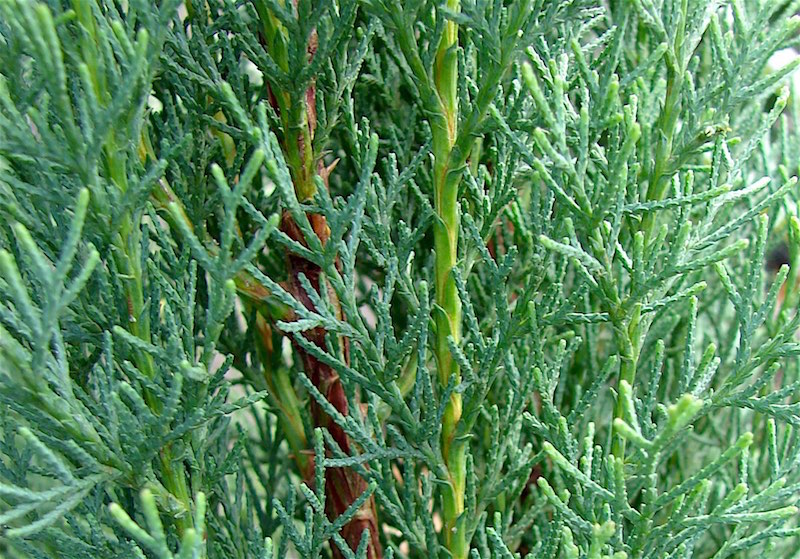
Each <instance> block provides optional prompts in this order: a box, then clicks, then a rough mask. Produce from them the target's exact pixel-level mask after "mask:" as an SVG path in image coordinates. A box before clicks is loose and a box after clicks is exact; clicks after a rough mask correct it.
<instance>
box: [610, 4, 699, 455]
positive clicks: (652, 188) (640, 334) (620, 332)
mask: <svg viewBox="0 0 800 559" xmlns="http://www.w3.org/2000/svg"><path fill="white" fill-rule="evenodd" d="M684 7H685V1H684ZM682 13H683V14H685V13H686V12H685V11H683V12H682ZM684 25H685V21H684V20H683V18H682V19H681V21H680V22H679V26H678V27H679V30H680V29H682V28H683V26H684ZM682 47H683V34H682V33H681V32H680V31H679V33H678V34H677V36H676V38H675V44H674V45H673V47H672V50H671V51H668V52H667V54H666V56H667V83H666V95H665V99H664V107H663V108H662V109H661V113H660V114H659V116H658V120H657V121H656V126H655V135H656V145H655V154H654V158H653V165H652V167H651V168H650V173H649V176H648V183H647V193H646V199H647V200H648V201H657V200H662V199H663V198H664V196H665V195H666V193H667V187H668V186H669V179H670V176H669V175H668V173H667V171H668V168H669V162H670V159H671V158H672V150H673V140H674V136H675V130H676V128H677V123H678V117H679V116H680V104H681V89H682V87H681V86H682V84H683V75H684V71H685V68H684V63H683V55H682V50H683V48H682ZM657 217H658V213H657V212H649V213H648V214H647V215H645V217H644V219H643V220H642V223H641V225H640V228H639V230H640V231H641V232H642V239H643V240H642V250H644V251H647V250H648V245H649V244H650V242H651V240H652V237H653V234H654V232H655V231H656V225H657V222H656V218H657ZM632 308H634V309H635V310H634V311H633V313H632V315H631V316H630V317H627V318H626V319H624V320H621V321H620V322H619V323H618V324H617V327H616V331H617V334H616V338H617V345H618V347H619V350H618V351H619V353H620V372H619V382H622V381H623V380H624V381H627V382H628V384H630V385H631V386H634V380H635V379H636V368H637V363H638V360H639V351H640V349H641V348H640V344H641V340H642V339H643V338H644V336H645V335H646V334H647V329H648V326H647V323H646V322H644V321H641V316H640V308H641V307H640V305H633V306H632ZM623 415H624V405H623V403H622V401H621V399H620V398H617V403H616V406H615V409H614V419H618V418H619V419H624V417H623ZM611 452H612V454H613V455H614V456H615V457H617V458H620V459H621V458H623V457H624V456H625V439H623V438H622V436H621V435H620V434H619V433H617V432H616V430H615V432H614V436H613V442H612V446H611Z"/></svg>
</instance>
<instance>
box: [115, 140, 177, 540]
mask: <svg viewBox="0 0 800 559" xmlns="http://www.w3.org/2000/svg"><path fill="white" fill-rule="evenodd" d="M126 159H127V158H126V157H125V154H124V151H122V150H120V149H118V148H117V147H116V143H115V142H114V141H113V139H112V138H109V139H108V140H107V141H106V145H105V160H106V165H107V168H108V172H109V176H110V178H111V181H112V182H113V183H114V184H115V185H116V186H117V188H119V189H120V191H122V192H124V191H125V190H126V189H127V188H128V178H127V171H126ZM139 227H140V224H139V223H136V221H135V219H134V218H133V216H131V215H127V216H125V217H124V218H123V220H122V224H121V226H120V230H119V238H118V241H117V244H116V247H115V248H116V256H115V259H116V262H117V266H118V267H119V269H120V270H121V271H124V273H125V276H126V279H125V297H126V299H127V307H128V316H127V317H126V318H127V321H126V322H127V328H128V331H129V332H130V333H131V334H133V335H134V336H136V337H137V338H140V339H142V340H144V341H146V342H150V317H149V316H148V314H147V312H145V301H144V276H143V274H142V267H141V261H142V254H141V252H142V248H141V231H140V229H139ZM134 361H135V362H136V366H137V368H138V369H139V370H140V371H141V372H142V373H143V374H144V375H146V376H147V377H148V378H151V379H152V378H154V377H155V376H156V370H155V364H154V363H153V358H152V357H151V356H150V355H148V354H146V353H144V352H136V354H135V358H134ZM144 399H145V401H146V402H147V405H148V406H149V407H150V408H151V409H152V410H153V411H155V412H156V413H158V412H159V411H161V402H159V401H158V400H156V399H155V398H153V396H152V394H149V393H147V392H146V393H145V394H144ZM158 458H159V464H160V470H161V477H162V480H161V481H162V483H163V485H164V487H165V488H166V489H167V490H168V491H169V492H170V493H171V494H172V495H173V496H174V497H175V498H176V499H177V500H178V502H180V503H181V505H182V507H183V508H184V511H185V512H184V514H181V515H180V516H178V517H177V518H176V519H175V527H176V529H177V531H178V535H179V536H181V537H183V534H184V533H185V531H186V530H187V529H189V528H192V518H191V514H190V513H191V510H192V500H191V497H190V494H189V487H188V485H187V483H186V473H185V471H184V470H183V466H182V465H180V464H179V465H178V466H179V467H178V468H176V467H175V466H176V464H175V462H174V460H173V456H172V448H171V446H169V445H167V446H165V447H164V448H162V449H161V451H160V452H159V455H158Z"/></svg>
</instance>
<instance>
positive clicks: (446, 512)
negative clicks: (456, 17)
mask: <svg viewBox="0 0 800 559" xmlns="http://www.w3.org/2000/svg"><path fill="white" fill-rule="evenodd" d="M447 7H448V8H449V9H450V10H453V11H457V10H458V9H459V0H448V2H447ZM457 49H458V25H457V24H456V23H455V22H453V21H448V22H447V24H446V28H445V31H444V34H443V36H442V39H441V42H440V43H439V49H438V52H437V54H436V66H435V72H434V85H435V88H436V92H437V94H438V97H439V112H438V114H436V115H435V116H434V117H433V121H432V131H433V155H434V208H435V210H436V215H437V220H436V222H435V224H434V229H433V235H434V249H435V253H436V261H435V267H436V269H435V280H436V286H435V287H436V306H437V308H436V310H435V311H434V313H435V314H434V320H435V324H436V339H435V347H434V354H435V357H436V365H437V369H438V376H439V382H440V384H441V385H442V386H447V385H448V384H449V383H450V382H451V380H453V381H455V382H456V383H458V382H460V380H461V372H460V370H459V367H458V364H457V363H456V362H455V360H454V359H453V355H452V354H451V352H450V345H449V341H448V338H450V337H452V340H453V342H454V343H456V344H458V343H459V342H460V341H461V299H460V298H459V296H458V291H457V289H456V285H455V281H454V280H453V276H452V269H453V268H454V267H455V266H456V265H457V261H458V230H459V224H460V215H459V203H458V187H459V183H460V178H461V169H460V168H456V169H451V154H452V151H453V146H454V145H455V142H456V137H457V132H458V131H457V127H458V56H457ZM461 412H462V402H461V394H452V395H451V396H450V401H449V402H448V403H447V407H446V408H445V413H444V418H443V423H442V455H443V458H444V462H445V464H446V466H447V470H448V473H449V480H448V485H447V486H446V487H445V489H444V494H443V516H444V518H443V520H444V539H445V544H446V545H447V548H448V549H449V551H450V554H451V556H452V557H453V558H454V559H463V558H466V557H467V553H468V552H469V547H468V543H467V537H466V536H467V534H466V523H465V522H463V518H462V515H463V513H464V492H465V489H466V449H467V447H466V442H465V441H464V440H459V439H457V438H456V431H457V428H458V423H459V421H460V420H461Z"/></svg>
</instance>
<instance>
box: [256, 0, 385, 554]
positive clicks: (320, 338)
mask: <svg viewBox="0 0 800 559" xmlns="http://www.w3.org/2000/svg"><path fill="white" fill-rule="evenodd" d="M256 7H257V10H258V13H259V18H260V20H261V23H262V26H263V31H262V41H264V42H265V43H266V46H267V49H268V50H270V53H271V54H272V56H273V58H274V59H276V60H277V62H278V64H279V65H281V66H282V67H283V69H284V71H287V72H288V71H289V70H290V69H289V67H288V57H287V44H288V41H289V40H290V39H291V38H290V37H287V36H286V29H285V28H284V27H283V26H282V25H281V24H280V22H278V20H277V19H276V18H275V17H274V16H273V15H272V14H271V13H270V12H269V11H268V9H267V8H266V6H265V5H263V4H260V3H259V4H256ZM316 47H317V36H316V32H312V33H311V36H310V37H309V44H308V45H307V47H306V52H307V58H308V60H310V59H311V58H312V57H313V55H314V53H315V52H316ZM269 93H270V100H271V102H272V104H273V108H274V109H275V110H276V111H277V113H278V115H279V117H280V119H281V125H282V128H283V138H282V140H283V142H282V144H283V145H282V149H283V152H284V156H285V159H286V162H287V164H288V167H289V171H290V173H291V177H292V181H293V185H294V190H295V194H296V195H297V198H298V200H300V201H301V202H307V201H310V200H312V199H313V198H314V195H315V194H316V189H317V183H316V181H315V179H316V177H317V176H318V175H319V176H321V177H322V179H323V183H326V178H327V171H326V172H324V173H320V172H319V169H318V157H317V153H315V151H314V145H313V140H314V133H315V131H316V125H317V116H316V85H315V83H314V81H313V79H312V81H311V83H310V84H309V85H308V87H307V89H306V90H305V91H304V92H303V94H302V96H297V95H293V94H292V93H291V92H288V91H281V90H280V88H278V87H275V84H272V86H271V87H270V91H269ZM308 218H309V221H310V222H311V225H312V227H313V229H314V234H316V235H317V237H319V239H320V241H321V242H322V244H323V245H324V244H325V243H326V242H327V240H328V237H329V236H330V230H329V229H328V224H327V221H326V219H325V216H324V215H320V214H309V215H308ZM281 229H282V230H283V232H284V233H286V234H287V235H288V236H289V237H290V238H292V239H293V240H295V241H297V242H298V243H300V244H304V245H307V240H306V239H305V238H304V235H303V233H302V232H301V231H300V228H299V227H297V225H296V224H295V223H294V221H293V219H292V217H291V216H290V215H289V214H288V213H285V214H284V216H283V220H282V223H281ZM287 268H288V272H289V278H288V280H287V284H288V285H287V287H288V290H289V292H290V293H292V295H293V296H294V297H295V298H296V299H297V300H298V301H299V302H300V303H301V304H303V305H304V306H305V307H306V308H308V309H311V310H313V309H314V303H313V301H311V299H310V298H309V296H308V293H307V292H306V291H305V289H304V288H303V286H302V285H301V283H300V275H301V274H302V275H304V276H305V277H306V279H307V280H308V281H309V282H310V283H311V285H312V286H313V288H314V289H315V290H317V291H320V290H321V289H325V287H324V282H323V281H322V279H323V272H322V270H321V269H320V268H319V266H317V265H316V264H313V263H312V262H309V261H307V260H305V259H304V258H302V257H299V256H297V255H296V254H292V253H291V252H289V251H287ZM328 300H329V301H330V302H331V305H332V306H333V307H334V308H335V310H336V313H337V314H338V315H339V316H340V318H341V316H342V309H341V306H340V305H339V302H338V299H337V297H336V294H335V293H334V292H333V290H331V289H328ZM303 335H304V336H305V338H306V339H307V340H309V341H310V342H312V343H313V344H314V345H316V346H317V347H319V348H321V349H322V350H323V351H324V350H325V349H326V345H327V344H326V337H327V331H326V330H325V329H324V328H315V329H313V330H310V331H307V332H304V334H303ZM295 347H296V349H297V352H298V354H299V355H300V357H301V359H302V362H303V369H304V371H305V373H306V375H308V377H309V378H310V379H311V382H312V383H313V384H314V386H316V387H317V389H318V390H319V391H320V393H321V394H322V395H323V396H324V397H325V399H326V400H328V402H329V403H330V404H331V405H332V406H333V407H334V408H335V409H336V410H337V411H338V412H339V413H340V414H342V415H343V416H347V415H348V414H349V413H350V410H349V409H348V408H349V405H348V400H347V396H346V394H345V391H344V386H343V384H342V381H341V379H340V378H339V375H338V373H337V372H336V371H335V370H334V369H333V368H332V367H330V366H329V365H326V364H325V363H321V362H320V361H319V360H318V359H316V358H315V357H313V356H312V355H311V354H309V353H308V352H306V351H304V350H303V349H302V348H300V347H298V346H295ZM339 347H340V348H341V351H342V355H343V359H344V361H345V362H346V363H348V364H349V362H350V352H349V341H348V340H347V339H346V338H344V337H340V338H339ZM287 392H288V390H287ZM310 407H311V416H312V419H313V423H314V426H315V427H322V428H324V429H327V430H328V432H329V433H330V435H331V437H332V438H333V439H334V440H335V441H336V443H337V444H338V445H339V447H340V448H341V450H342V451H343V452H344V453H346V454H350V452H351V448H352V446H353V443H352V441H351V440H350V438H349V437H348V436H347V434H346V433H345V432H344V430H343V429H342V428H341V426H339V425H338V424H336V423H335V422H334V421H333V420H332V419H331V417H330V416H328V414H327V413H326V412H325V411H324V410H323V409H322V407H321V406H320V405H319V404H318V403H317V402H316V401H314V400H313V399H312V401H311V402H310ZM355 413H359V410H358V409H356V410H355ZM307 470H309V471H311V470H313V468H311V467H310V466H309V467H308V468H307ZM366 490H367V483H366V480H364V479H363V478H362V477H361V476H360V475H359V474H358V473H357V472H356V471H354V470H353V469H351V468H346V467H339V468H327V469H326V471H325V492H326V501H325V503H326V513H327V515H328V516H329V517H330V518H331V520H333V519H335V518H337V517H339V516H340V515H341V514H342V513H344V512H345V511H346V510H347V509H348V508H349V507H350V505H352V503H353V502H355V501H356V499H358V498H359V497H360V496H361V494H362V493H364V491H366ZM365 531H366V532H367V533H368V536H369V545H368V548H367V558H368V559H381V558H382V557H383V550H382V548H381V544H380V540H379V533H378V517H377V509H376V505H375V500H374V498H372V497H370V498H369V499H367V501H366V502H365V503H364V504H363V505H362V506H361V509H360V510H359V511H358V513H357V514H356V515H355V516H354V518H352V519H351V520H350V521H349V522H348V523H347V524H345V525H344V526H343V527H342V530H341V535H342V537H343V539H344V540H345V542H346V543H347V545H348V546H349V547H350V548H351V550H356V549H357V548H358V546H359V543H360V542H361V537H362V534H363V533H364V532H365ZM332 554H333V557H334V559H340V558H342V557H344V554H343V553H342V552H341V550H339V549H338V548H337V547H336V546H335V545H333V546H332Z"/></svg>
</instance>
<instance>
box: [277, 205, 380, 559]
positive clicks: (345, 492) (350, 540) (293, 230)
mask: <svg viewBox="0 0 800 559" xmlns="http://www.w3.org/2000/svg"><path fill="white" fill-rule="evenodd" d="M308 218H309V222H310V223H311V226H312V227H313V229H314V232H315V233H316V235H317V236H318V237H319V238H320V240H321V241H322V243H323V244H324V243H325V242H326V241H327V240H328V238H329V236H330V231H329V229H328V225H327V223H326V220H325V217H324V216H321V215H316V214H309V216H308ZM281 229H282V230H283V232H284V233H286V234H287V235H288V236H289V237H290V238H291V239H293V240H295V241H297V242H299V243H303V244H305V240H304V239H303V235H302V233H301V231H300V229H299V228H298V227H297V225H296V224H295V222H294V221H293V220H292V218H291V217H290V216H289V215H288V213H284V214H283V217H282V220H281ZM287 259H288V270H289V279H288V281H287V287H288V289H289V292H290V293H291V294H292V295H293V296H294V297H295V298H296V299H297V300H298V301H300V302H301V303H302V304H303V306H305V307H306V308H307V309H309V310H312V311H313V310H315V309H314V304H313V302H312V301H311V299H310V298H309V297H308V294H307V293H306V292H305V290H304V289H303V287H302V286H301V284H300V280H299V278H300V275H301V274H303V275H305V276H306V278H307V279H308V281H309V283H310V284H311V285H312V286H313V288H314V289H315V290H316V291H317V292H319V290H320V275H321V273H322V272H321V270H320V269H319V267H318V266H316V265H315V264H312V263H311V262H308V261H307V260H305V259H303V258H301V257H299V256H297V255H294V254H291V253H289V254H288V256H287ZM328 297H329V299H330V300H331V301H333V302H334V304H335V305H336V306H337V307H338V303H337V299H336V295H335V294H334V293H332V292H331V293H328ZM338 312H339V314H340V315H341V308H339V309H338ZM303 335H304V336H305V338H306V339H307V340H308V341H310V342H312V343H313V344H314V345H316V346H317V347H319V348H321V349H323V350H325V336H326V331H325V329H324V328H314V329H313V330H309V331H307V332H305V333H304V334H303ZM340 343H341V347H342V352H343V355H344V359H345V362H346V363H348V364H349V362H350V346H349V341H348V340H347V338H342V339H341V340H340ZM295 349H296V350H297V352H298V353H299V354H300V357H301V359H302V361H303V368H304V370H305V372H306V374H307V375H308V377H309V378H310V379H311V382H312V383H313V384H314V386H315V387H316V388H317V389H318V390H319V391H320V393H322V395H323V396H324V397H325V398H326V399H327V400H328V402H330V403H331V405H332V406H333V407H334V408H336V411H338V412H339V413H341V414H342V415H344V416H346V415H348V413H349V411H350V410H349V409H348V408H349V406H348V402H347V396H346V395H345V392H344V387H343V386H342V382H341V379H340V378H339V375H338V373H337V372H336V371H335V370H333V369H332V368H331V367H330V366H328V365H326V364H324V363H321V362H320V361H319V360H317V359H316V358H315V357H314V356H312V355H309V354H308V353H307V352H305V351H303V349H302V348H300V347H299V346H298V345H296V344H295ZM310 406H311V416H312V418H313V420H314V426H315V427H322V428H325V429H327V430H328V432H329V433H330V434H331V437H332V438H333V439H334V440H335V441H336V443H337V444H338V445H339V447H340V448H341V449H342V451H343V452H345V453H347V454H350V452H351V449H352V447H353V444H352V442H351V441H350V439H349V437H348V436H347V434H346V433H345V432H344V430H343V429H342V428H341V427H340V426H339V425H338V424H336V423H335V422H334V421H333V420H332V419H331V418H330V416H328V414H326V413H325V411H324V410H323V409H322V407H321V406H320V405H319V403H318V402H317V401H316V400H314V399H311V404H310ZM366 489H367V483H366V481H365V480H364V479H363V478H362V477H361V476H359V475H358V474H357V473H356V472H354V471H353V470H351V469H350V468H328V469H327V470H326V471H325V496H326V513H327V515H328V517H329V518H330V519H331V520H333V519H335V518H336V517H338V516H340V515H341V514H343V513H344V512H345V511H346V510H347V509H348V507H350V505H351V504H352V503H353V502H354V501H355V500H356V499H357V498H358V497H359V496H360V495H361V494H362V493H363V492H364V491H366ZM365 530H366V531H367V532H368V533H369V549H368V551H367V557H368V558H369V559H381V558H382V556H383V552H382V549H381V545H380V541H379V539H378V520H377V510H376V507H375V500H374V498H373V497H370V498H369V499H368V500H367V501H366V502H365V503H364V504H363V505H362V507H361V509H360V510H359V511H358V513H356V515H355V517H354V518H353V519H352V520H351V521H350V522H348V523H347V524H346V525H345V526H344V528H342V533H341V535H342V537H343V538H344V540H345V541H346V542H347V544H348V545H349V546H350V548H351V549H352V550H354V551H355V550H356V549H357V548H358V545H359V543H360V542H361V537H362V534H363V532H364V531H365ZM332 549H333V556H334V558H335V559H340V558H341V557H343V555H342V553H341V551H340V550H339V549H338V548H336V546H335V545H333V546H332Z"/></svg>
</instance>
